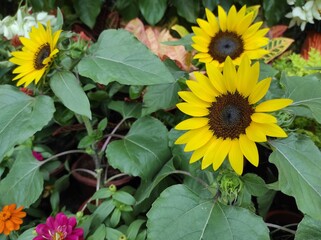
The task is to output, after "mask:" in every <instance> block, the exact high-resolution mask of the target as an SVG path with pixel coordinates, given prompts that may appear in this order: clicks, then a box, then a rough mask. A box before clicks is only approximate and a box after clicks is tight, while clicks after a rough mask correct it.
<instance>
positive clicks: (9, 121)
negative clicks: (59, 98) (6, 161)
mask: <svg viewBox="0 0 321 240" xmlns="http://www.w3.org/2000/svg"><path fill="white" fill-rule="evenodd" d="M54 111H55V108H54V104H53V101H52V99H51V98H49V97H47V96H37V97H35V98H33V97H30V96H28V95H26V94H25V93H22V92H20V91H19V90H18V89H17V88H15V87H12V86H9V85H2V86H0V112H1V116H0V142H1V144H0V162H1V161H2V159H3V156H4V155H5V153H6V152H7V151H9V150H10V149H11V148H12V147H13V146H14V145H15V144H18V143H21V142H23V141H25V140H26V139H28V138H29V137H31V136H32V135H34V134H35V133H36V132H38V131H39V130H41V129H42V128H43V127H44V126H45V125H47V124H48V122H49V121H50V120H51V119H52V117H53V113H54Z"/></svg>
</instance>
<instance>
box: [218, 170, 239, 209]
mask: <svg viewBox="0 0 321 240" xmlns="http://www.w3.org/2000/svg"><path fill="white" fill-rule="evenodd" d="M217 181H218V186H219V189H220V192H221V196H220V200H221V201H222V202H223V203H226V204H229V203H232V202H233V201H235V200H236V199H237V197H238V194H239V192H240V191H241V190H242V188H243V182H242V181H241V179H240V177H239V175H237V174H236V173H235V172H234V171H232V170H223V171H222V172H221V173H220V174H219V176H218V178H217Z"/></svg>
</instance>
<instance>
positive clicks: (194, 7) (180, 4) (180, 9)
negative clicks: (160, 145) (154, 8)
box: [172, 0, 200, 23]
mask: <svg viewBox="0 0 321 240" xmlns="http://www.w3.org/2000/svg"><path fill="white" fill-rule="evenodd" d="M199 2H200V1H199V0H188V1H186V0H172V3H173V5H174V6H175V7H176V8H177V13H178V15H179V16H181V17H183V18H185V19H186V20H187V21H189V22H191V23H196V18H197V16H198V13H199V11H200V3H199Z"/></svg>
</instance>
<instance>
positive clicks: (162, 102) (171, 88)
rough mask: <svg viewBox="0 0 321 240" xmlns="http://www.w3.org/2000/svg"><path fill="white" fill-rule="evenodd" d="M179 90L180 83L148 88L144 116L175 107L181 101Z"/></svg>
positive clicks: (144, 101)
mask: <svg viewBox="0 0 321 240" xmlns="http://www.w3.org/2000/svg"><path fill="white" fill-rule="evenodd" d="M179 89H180V87H179V84H178V82H174V83H168V84H160V85H153V86H148V87H147V88H146V93H145V94H144V99H143V110H142V115H143V116H145V115H148V114H150V113H153V112H155V111H157V110H160V109H164V110H166V109H169V108H171V107H174V106H175V104H176V103H178V100H179V98H178V94H177V92H178V91H179Z"/></svg>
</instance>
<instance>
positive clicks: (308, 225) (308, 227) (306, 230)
mask: <svg viewBox="0 0 321 240" xmlns="http://www.w3.org/2000/svg"><path fill="white" fill-rule="evenodd" d="M294 239H295V240H307V239H309V240H320V239H321V221H318V220H315V219H313V218H311V217H310V216H308V215H305V216H304V218H303V219H302V221H301V222H300V224H299V225H298V229H297V231H296V234H295V238H294Z"/></svg>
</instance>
